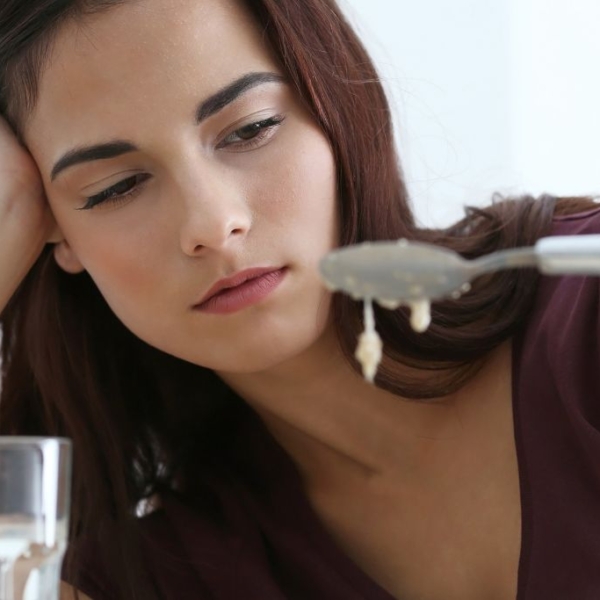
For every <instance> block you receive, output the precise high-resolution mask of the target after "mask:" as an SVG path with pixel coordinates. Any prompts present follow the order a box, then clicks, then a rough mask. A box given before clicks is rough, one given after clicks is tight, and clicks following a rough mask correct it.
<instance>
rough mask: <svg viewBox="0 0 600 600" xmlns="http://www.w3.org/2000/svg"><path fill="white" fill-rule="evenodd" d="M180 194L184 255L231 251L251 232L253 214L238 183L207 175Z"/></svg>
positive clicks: (190, 183)
mask: <svg viewBox="0 0 600 600" xmlns="http://www.w3.org/2000/svg"><path fill="white" fill-rule="evenodd" d="M180 193H181V198H182V205H183V206H184V207H185V209H184V211H183V218H182V220H181V227H180V245H181V249H182V251H183V252H184V254H186V255H188V256H198V255H200V254H206V253H207V252H210V250H225V249H228V248H230V247H231V246H233V245H235V244H236V243H239V242H240V241H243V240H244V239H245V237H246V235H247V234H248V232H249V231H250V228H251V226H252V212H251V210H250V207H249V205H248V201H247V198H246V197H245V194H244V188H243V186H241V185H239V184H238V183H237V182H236V181H235V179H233V180H232V179H231V178H227V176H226V175H221V176H218V175H214V174H213V175H211V174H207V173H206V172H204V173H203V174H199V175H197V176H196V177H194V178H191V179H190V180H188V183H187V184H186V185H185V186H181V192H180Z"/></svg>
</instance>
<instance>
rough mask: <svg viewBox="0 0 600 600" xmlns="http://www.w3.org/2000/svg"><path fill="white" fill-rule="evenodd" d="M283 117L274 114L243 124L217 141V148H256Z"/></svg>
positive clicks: (269, 135) (239, 149)
mask: <svg viewBox="0 0 600 600" xmlns="http://www.w3.org/2000/svg"><path fill="white" fill-rule="evenodd" d="M284 118H285V117H281V116H275V117H270V118H268V119H262V120H260V121H255V122H254V123H249V124H248V125H244V126H243V127H240V128H239V129H236V130H235V131H233V132H232V133H230V134H229V135H228V136H227V137H225V138H224V139H223V140H222V141H221V142H219V144H218V145H217V148H219V149H221V148H227V149H228V150H233V151H236V150H238V151H244V150H251V149H253V148H257V147H259V146H261V145H262V143H263V142H266V141H267V140H268V139H269V138H270V137H271V136H272V135H273V134H274V133H275V129H276V128H277V127H279V125H281V123H283V121H284Z"/></svg>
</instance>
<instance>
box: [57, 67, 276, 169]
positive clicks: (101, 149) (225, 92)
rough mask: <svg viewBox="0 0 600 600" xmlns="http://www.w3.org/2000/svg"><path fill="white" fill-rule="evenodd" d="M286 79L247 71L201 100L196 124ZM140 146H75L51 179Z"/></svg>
mask: <svg viewBox="0 0 600 600" xmlns="http://www.w3.org/2000/svg"><path fill="white" fill-rule="evenodd" d="M283 82H285V78H284V77H283V76H282V75H279V74H277V73H268V72H265V73H246V75H242V77H240V78H238V79H236V80H235V81H233V82H232V83H230V84H228V85H226V86H225V87H223V88H221V89H220V90H219V91H217V92H215V93H214V94H212V95H211V96H209V97H208V98H206V99H205V100H203V101H202V102H201V103H200V105H199V106H198V108H197V110H196V124H200V123H201V122H202V121H204V120H206V119H208V118H209V117H212V116H213V115H214V114H216V113H218V112H219V111H221V110H223V109H224V108H225V107H226V106H227V105H228V104H231V103H232V102H233V101H234V100H236V99H237V98H239V97H240V96H241V95H242V94H244V93H246V92H247V91H248V90H250V89H252V88H254V87H256V86H259V85H262V84H265V83H283ZM137 150H138V147H137V146H136V145H135V144H133V143H132V142H128V141H126V140H114V141H110V142H105V143H102V144H94V145H92V146H82V147H79V148H73V149H72V150H69V151H68V152H66V153H65V154H63V155H62V156H61V157H60V158H59V159H58V160H57V161H56V163H55V164H54V166H53V167H52V171H51V173H50V180H51V181H54V180H55V179H56V177H58V175H59V173H61V172H62V171H64V170H65V169H68V168H69V167H72V166H74V165H77V164H81V163H86V162H92V161H95V160H103V159H107V158H116V157H117V156H121V155H123V154H128V153H130V152H136V151H137Z"/></svg>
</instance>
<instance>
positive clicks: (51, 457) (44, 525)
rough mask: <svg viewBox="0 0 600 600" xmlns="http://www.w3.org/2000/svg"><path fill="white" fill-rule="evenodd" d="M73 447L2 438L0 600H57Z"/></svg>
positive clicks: (58, 440)
mask: <svg viewBox="0 0 600 600" xmlns="http://www.w3.org/2000/svg"><path fill="white" fill-rule="evenodd" d="M70 498H71V442H70V441H69V440H66V439H62V438H43V437H19V436H10V437H2V436H0V600H58V597H59V586H60V571H61V566H62V561H63V556H64V554H65V551H66V549H67V535H68V526H69V510H70Z"/></svg>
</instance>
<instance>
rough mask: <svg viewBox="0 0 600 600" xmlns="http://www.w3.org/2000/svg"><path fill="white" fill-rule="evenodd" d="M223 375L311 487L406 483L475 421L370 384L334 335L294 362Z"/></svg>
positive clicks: (459, 409) (454, 406)
mask: <svg viewBox="0 0 600 600" xmlns="http://www.w3.org/2000/svg"><path fill="white" fill-rule="evenodd" d="M220 375H221V377H222V378H223V379H224V381H225V382H226V383H227V384H228V385H230V386H231V387H232V388H233V389H234V390H235V391H236V392H237V393H238V394H240V396H241V397H243V398H244V399H245V400H246V401H247V402H248V403H249V404H250V406H251V407H252V408H253V409H254V410H255V411H256V412H257V413H258V415H259V416H260V417H261V419H262V420H263V421H264V423H265V424H266V426H267V427H268V429H269V430H270V431H271V433H272V434H273V436H274V437H275V439H276V440H277V441H278V442H279V443H280V444H281V446H282V447H283V448H284V449H285V450H286V451H287V452H288V454H289V455H290V456H291V457H292V459H293V460H294V461H295V462H296V464H297V466H298V468H299V469H300V471H301V473H302V474H303V476H304V477H305V479H307V480H308V481H310V482H311V483H312V484H316V483H318V482H326V481H329V482H333V481H334V480H335V479H336V478H337V477H336V476H337V475H341V476H342V477H344V478H347V477H348V475H351V474H354V475H356V476H359V477H361V478H365V477H366V478H369V477H372V476H374V475H380V474H382V473H385V472H390V471H392V472H394V473H395V474H401V475H402V477H403V478H405V479H406V478H410V477H411V476H412V477H416V476H419V474H421V475H420V476H422V473H423V461H424V460H427V461H431V460H432V456H435V455H436V454H444V453H445V452H446V453H447V451H448V446H449V445H451V444H453V443H454V442H455V440H456V439H458V438H460V437H461V436H462V434H463V430H464V427H465V422H466V421H468V420H469V414H468V411H466V412H465V408H464V406H463V405H459V403H457V402H456V401H455V399H454V398H446V399H443V400H439V401H436V402H428V403H423V402H414V401H407V400H405V399H402V398H399V397H398V396H396V395H393V394H391V393H389V392H386V391H384V390H381V389H378V388H376V387H374V386H372V385H369V384H367V383H366V382H365V381H364V380H363V379H362V377H361V376H360V375H359V374H357V373H355V372H354V371H353V369H352V368H351V367H350V365H348V363H347V361H346V360H345V358H344V357H343V356H342V353H341V350H340V349H339V346H338V344H337V340H335V339H334V338H333V336H331V337H330V338H329V339H326V340H321V343H320V344H319V345H318V346H316V347H314V348H311V349H310V351H307V352H306V353H305V354H304V355H303V356H301V357H297V358H295V359H294V361H293V363H292V362H290V363H286V364H283V365H279V366H278V367H277V368H275V369H272V370H269V371H264V372H260V373H252V374H247V373H244V374H223V373H221V374H220ZM434 462H435V459H434Z"/></svg>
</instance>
